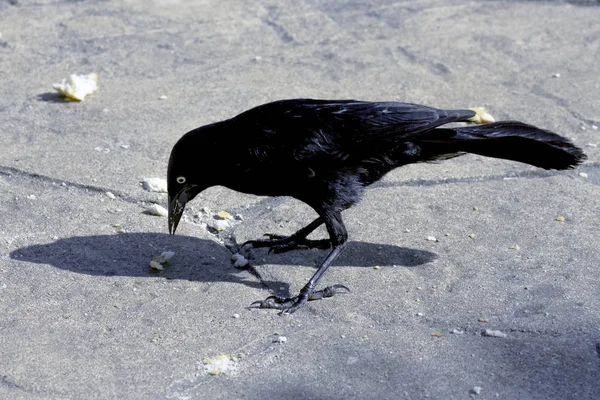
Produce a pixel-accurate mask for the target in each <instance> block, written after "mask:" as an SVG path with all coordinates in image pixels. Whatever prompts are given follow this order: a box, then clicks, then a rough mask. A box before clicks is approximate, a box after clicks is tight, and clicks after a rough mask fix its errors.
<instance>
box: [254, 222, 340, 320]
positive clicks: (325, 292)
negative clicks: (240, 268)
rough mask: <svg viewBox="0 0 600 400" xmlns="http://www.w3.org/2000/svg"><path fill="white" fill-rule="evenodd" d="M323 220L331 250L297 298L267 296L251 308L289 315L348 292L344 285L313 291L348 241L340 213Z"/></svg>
mask: <svg viewBox="0 0 600 400" xmlns="http://www.w3.org/2000/svg"><path fill="white" fill-rule="evenodd" d="M323 219H324V222H325V225H326V226H327V231H328V232H329V237H330V238H331V243H332V245H333V249H332V250H331V252H330V253H329V255H328V256H327V258H326V259H325V261H323V264H321V266H320V267H319V269H318V270H317V272H315V274H314V275H313V276H312V278H310V280H309V281H308V283H307V284H306V285H304V287H303V288H302V289H301V290H300V293H299V294H298V296H295V297H290V298H284V297H277V296H269V297H267V298H266V299H265V300H262V301H255V302H254V303H252V304H251V305H250V307H251V308H274V309H277V310H281V312H280V314H291V313H293V312H294V311H296V310H298V309H299V308H300V307H302V306H303V305H304V304H306V302H307V301H309V300H320V299H323V298H326V297H332V296H333V295H335V294H336V293H338V291H339V290H340V289H345V290H347V291H350V289H348V288H347V287H346V286H344V285H332V286H328V287H326V288H324V289H322V290H316V291H315V287H316V286H317V282H318V281H319V279H321V276H323V274H324V273H325V271H327V268H329V266H330V265H331V264H332V263H333V261H334V260H335V259H336V258H337V257H338V256H339V255H340V253H341V252H342V251H343V250H344V249H345V248H346V241H347V239H348V233H347V232H346V227H345V226H344V223H343V222H342V215H341V213H340V212H330V213H329V215H326V216H325V217H323Z"/></svg>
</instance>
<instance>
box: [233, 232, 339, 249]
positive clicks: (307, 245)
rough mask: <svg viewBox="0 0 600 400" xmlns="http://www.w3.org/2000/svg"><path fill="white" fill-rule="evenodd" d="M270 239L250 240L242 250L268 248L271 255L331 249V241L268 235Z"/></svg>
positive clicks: (243, 245)
mask: <svg viewBox="0 0 600 400" xmlns="http://www.w3.org/2000/svg"><path fill="white" fill-rule="evenodd" d="M265 236H267V237H268V239H262V240H249V241H247V242H245V243H244V244H242V246H241V247H242V248H244V247H246V246H251V247H252V248H260V247H268V248H269V253H276V254H277V253H285V252H286V251H290V250H296V249H328V248H329V247H331V242H330V241H329V239H320V240H311V239H307V238H305V237H298V236H295V235H291V236H282V235H276V234H272V233H267V234H265Z"/></svg>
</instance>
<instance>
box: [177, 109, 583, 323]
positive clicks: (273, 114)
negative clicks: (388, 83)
mask: <svg viewBox="0 0 600 400" xmlns="http://www.w3.org/2000/svg"><path fill="white" fill-rule="evenodd" d="M473 116H475V112H474V111H471V110H438V109H435V108H430V107H426V106H422V105H417V104H409V103H400V102H367V101H355V100H312V99H292V100H281V101H275V102H272V103H268V104H264V105H261V106H258V107H255V108H253V109H251V110H248V111H245V112H243V113H242V114H240V115H238V116H236V117H233V118H231V119H228V120H225V121H222V122H217V123H213V124H210V125H206V126H202V127H200V128H197V129H194V130H192V131H190V132H188V133H187V134H185V135H184V136H183V137H182V138H181V139H180V140H179V141H178V142H177V143H176V144H175V146H174V147H173V150H172V152H171V157H170V159H169V167H168V173H167V174H168V177H167V184H168V194H169V232H170V233H171V234H174V233H175V230H176V229H177V224H178V223H179V220H180V218H181V215H182V213H183V210H184V207H185V205H186V203H187V202H188V201H190V200H192V199H193V198H194V197H195V196H196V195H197V194H198V193H200V192H201V191H203V190H205V189H206V188H208V187H211V186H215V185H221V186H225V187H228V188H230V189H233V190H236V191H240V192H244V193H251V194H255V195H261V196H292V197H294V198H296V199H298V200H301V201H303V202H304V203H306V204H308V205H309V206H310V207H312V208H313V209H314V210H315V211H316V213H317V214H318V217H317V218H316V219H315V220H314V221H312V222H311V223H310V224H308V225H307V226H306V227H304V228H302V229H300V230H299V231H298V232H296V233H294V234H292V235H291V236H287V237H284V236H271V237H270V238H269V239H263V240H254V241H250V242H246V243H245V244H244V245H250V246H253V247H269V249H270V251H275V252H284V251H289V250H292V249H295V248H299V247H309V248H310V247H312V248H315V247H317V248H329V247H331V248H332V250H331V252H330V253H329V255H328V256H327V258H326V259H325V260H324V261H323V263H322V265H321V266H320V268H319V269H318V270H317V272H316V273H315V274H314V275H313V276H312V278H310V280H309V281H308V283H307V284H306V285H305V286H304V287H303V288H302V290H300V293H299V294H298V295H297V296H295V297H292V298H282V297H276V296H270V297H268V298H267V299H266V300H262V301H258V302H254V303H252V306H256V307H258V308H275V309H278V310H280V311H281V313H293V312H294V311H296V310H297V309H299V308H300V307H302V306H303V305H304V304H305V303H306V302H307V301H308V300H315V299H321V298H324V297H331V296H333V295H334V294H335V293H336V292H339V291H340V290H342V289H346V290H347V288H346V287H345V286H343V285H333V286H329V287H326V288H324V289H322V290H316V285H317V282H318V281H319V279H320V278H321V276H322V275H323V274H324V273H325V271H326V270H327V268H328V267H329V266H330V265H331V263H332V262H333V261H334V260H335V258H336V257H337V256H338V255H339V254H340V253H341V252H342V251H343V250H344V248H345V246H346V241H347V238H348V234H347V232H346V228H345V226H344V223H343V221H342V214H341V213H342V211H343V210H345V209H347V208H349V207H351V206H352V205H354V204H355V203H357V202H358V201H359V200H360V198H361V195H362V193H363V190H364V189H365V187H366V186H369V185H370V184H372V183H374V182H376V181H378V180H379V179H381V178H382V177H383V176H384V175H385V174H386V173H388V172H390V171H391V170H393V169H395V168H397V167H400V166H402V165H406V164H412V163H417V162H427V161H434V160H441V159H446V158H450V157H455V156H458V155H461V154H464V153H473V154H479V155H483V156H488V157H496V158H502V159H506V160H513V161H519V162H522V163H526V164H531V165H534V166H536V167H540V168H545V169H557V170H562V169H569V168H572V167H574V166H576V165H578V164H580V163H581V162H582V161H583V160H585V158H586V156H585V154H584V153H583V151H582V150H581V149H580V148H578V147H576V146H575V145H574V144H573V143H572V142H571V141H570V140H569V139H567V138H564V137H562V136H559V135H557V134H555V133H552V132H550V131H547V130H544V129H540V128H537V127H535V126H532V125H528V124H525V123H522V122H517V121H502V122H495V123H490V124H486V125H473V126H458V127H457V126H450V127H448V126H444V125H445V124H448V123H451V122H460V121H468V120H469V119H470V118H472V117H473ZM222 149H227V151H228V153H229V157H230V159H231V161H230V162H223V161H222V151H221V150H222ZM322 224H325V227H326V228H327V232H328V234H329V239H327V240H309V239H307V236H308V235H309V234H310V233H311V232H312V231H314V230H315V229H316V228H317V227H319V226H320V225H322Z"/></svg>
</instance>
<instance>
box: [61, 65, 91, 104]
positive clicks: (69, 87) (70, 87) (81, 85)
mask: <svg viewBox="0 0 600 400" xmlns="http://www.w3.org/2000/svg"><path fill="white" fill-rule="evenodd" d="M97 82H98V74H97V73H95V72H92V73H91V74H88V75H76V74H71V75H70V76H69V78H67V79H63V80H62V82H61V83H55V84H53V85H52V87H53V88H54V89H56V90H57V91H58V92H60V93H61V94H63V95H64V96H66V97H68V98H69V99H73V100H77V101H82V100H83V99H84V98H85V96H87V95H88V94H92V93H94V92H95V91H96V89H98V83H97Z"/></svg>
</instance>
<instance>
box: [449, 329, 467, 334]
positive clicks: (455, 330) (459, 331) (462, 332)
mask: <svg viewBox="0 0 600 400" xmlns="http://www.w3.org/2000/svg"><path fill="white" fill-rule="evenodd" d="M450 333H452V334H454V335H464V334H465V331H461V330H460V329H452V330H451V331H450Z"/></svg>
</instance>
